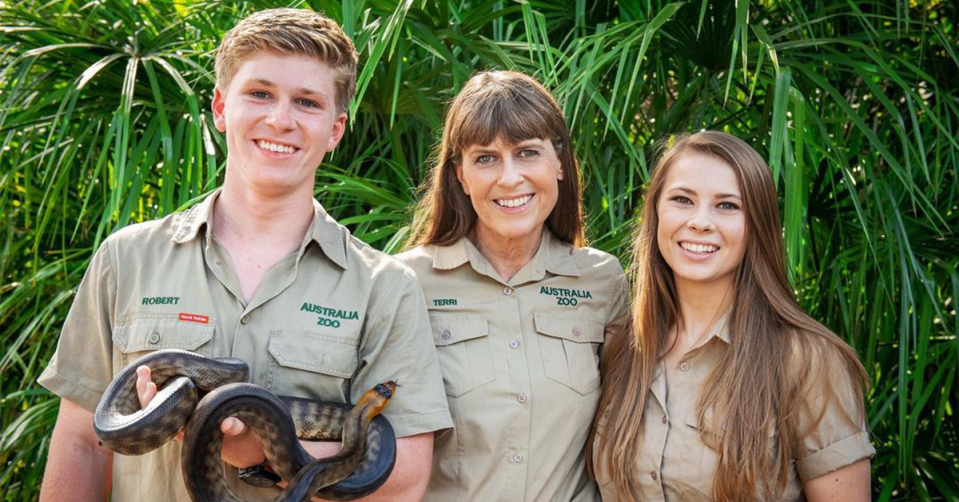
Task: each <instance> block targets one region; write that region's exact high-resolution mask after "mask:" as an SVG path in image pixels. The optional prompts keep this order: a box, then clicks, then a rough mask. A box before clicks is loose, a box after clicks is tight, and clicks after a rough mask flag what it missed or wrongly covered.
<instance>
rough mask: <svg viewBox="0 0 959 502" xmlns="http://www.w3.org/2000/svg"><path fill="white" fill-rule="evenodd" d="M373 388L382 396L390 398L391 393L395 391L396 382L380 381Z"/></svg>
mask: <svg viewBox="0 0 959 502" xmlns="http://www.w3.org/2000/svg"><path fill="white" fill-rule="evenodd" d="M373 390H375V391H376V393H377V394H379V395H381V396H383V398H384V399H390V398H391V397H393V393H394V392H396V382H394V381H393V380H390V381H389V382H386V383H381V384H379V385H377V386H376V387H373Z"/></svg>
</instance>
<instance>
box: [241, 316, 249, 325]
mask: <svg viewBox="0 0 959 502" xmlns="http://www.w3.org/2000/svg"><path fill="white" fill-rule="evenodd" d="M249 323H250V316H248V315H245V316H243V317H241V318H240V324H249Z"/></svg>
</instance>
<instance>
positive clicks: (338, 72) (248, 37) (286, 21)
mask: <svg viewBox="0 0 959 502" xmlns="http://www.w3.org/2000/svg"><path fill="white" fill-rule="evenodd" d="M259 51H276V52H280V53H283V54H302V55H305V56H310V57H313V58H316V59H317V60H319V61H320V62H323V63H326V64H327V65H329V66H330V69H332V70H333V89H334V92H335V93H336V96H335V97H334V101H335V102H336V111H337V113H343V112H345V111H346V110H347V108H349V106H350V99H352V98H353V92H354V91H355V89H356V66H357V60H358V58H357V55H356V49H355V48H354V47H353V42H352V41H351V40H350V37H348V36H346V33H344V32H343V29H342V28H340V27H339V26H338V25H337V24H336V23H335V22H334V21H333V20H332V19H330V18H328V17H326V16H324V15H322V14H320V13H317V12H313V11H311V10H305V9H267V10H263V11H260V12H257V13H255V14H251V15H250V16H248V17H247V18H245V19H243V20H242V21H240V22H239V23H237V25H236V26H234V27H233V28H232V29H231V30H230V31H228V32H227V33H226V35H224V37H223V41H222V42H220V47H219V49H217V52H216V87H217V89H220V92H226V90H227V89H228V88H229V87H230V82H231V81H232V80H233V77H234V76H235V75H236V72H237V70H238V69H239V68H240V65H241V64H242V63H243V61H244V60H246V58H248V57H249V56H250V55H251V54H253V53H255V52H259Z"/></svg>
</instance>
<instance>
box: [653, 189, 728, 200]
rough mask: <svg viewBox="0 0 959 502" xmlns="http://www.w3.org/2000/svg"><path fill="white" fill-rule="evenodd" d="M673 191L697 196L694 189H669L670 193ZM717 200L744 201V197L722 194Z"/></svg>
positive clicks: (717, 195) (718, 195)
mask: <svg viewBox="0 0 959 502" xmlns="http://www.w3.org/2000/svg"><path fill="white" fill-rule="evenodd" d="M673 190H679V191H680V192H683V193H687V194H690V195H696V191H695V190H693V189H691V188H686V187H673V188H670V189H669V191H673ZM716 198H717V199H739V200H742V197H740V196H739V194H735V193H720V194H716Z"/></svg>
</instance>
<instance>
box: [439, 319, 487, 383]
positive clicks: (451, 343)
mask: <svg viewBox="0 0 959 502" xmlns="http://www.w3.org/2000/svg"><path fill="white" fill-rule="evenodd" d="M430 325H431V326H432V327H433V343H434V344H435V345H436V355H437V357H438V358H439V360H440V369H441V370H442V372H443V385H444V387H446V394H447V395H449V396H452V397H460V396H462V395H463V394H466V393H467V392H469V391H471V390H473V389H476V388H477V387H480V386H483V385H486V384H488V383H490V382H492V381H493V380H495V379H496V373H495V372H494V371H493V358H492V355H491V353H490V346H489V323H488V322H487V320H486V318H485V317H483V316H463V315H439V314H430Z"/></svg>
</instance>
